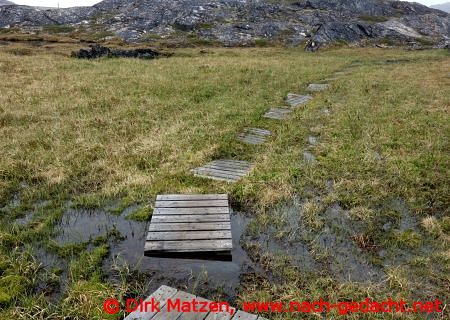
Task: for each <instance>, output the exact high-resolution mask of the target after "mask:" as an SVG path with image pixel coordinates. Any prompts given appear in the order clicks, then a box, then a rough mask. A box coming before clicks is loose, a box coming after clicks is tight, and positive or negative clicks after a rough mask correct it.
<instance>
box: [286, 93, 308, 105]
mask: <svg viewBox="0 0 450 320" xmlns="http://www.w3.org/2000/svg"><path fill="white" fill-rule="evenodd" d="M311 99H312V97H311V96H310V95H300V94H295V93H288V95H287V98H286V101H287V103H288V104H289V105H290V106H291V107H294V108H295V107H298V106H300V105H302V104H305V103H307V102H308V101H310V100H311Z"/></svg>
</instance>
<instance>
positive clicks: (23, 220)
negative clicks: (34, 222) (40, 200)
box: [14, 212, 33, 226]
mask: <svg viewBox="0 0 450 320" xmlns="http://www.w3.org/2000/svg"><path fill="white" fill-rule="evenodd" d="M31 219H33V212H27V213H26V214H25V216H23V217H20V218H17V219H16V220H14V223H15V224H17V225H19V226H26V225H27V224H28V223H29V222H30V221H31Z"/></svg>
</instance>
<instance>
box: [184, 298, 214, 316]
mask: <svg viewBox="0 0 450 320" xmlns="http://www.w3.org/2000/svg"><path fill="white" fill-rule="evenodd" d="M195 300H197V301H199V302H208V303H211V301H209V300H206V299H204V298H201V297H196V298H195ZM208 313H209V312H193V311H192V312H185V313H182V314H181V316H180V317H179V318H178V319H177V320H203V319H205V317H207V316H208Z"/></svg>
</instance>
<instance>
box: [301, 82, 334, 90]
mask: <svg viewBox="0 0 450 320" xmlns="http://www.w3.org/2000/svg"><path fill="white" fill-rule="evenodd" d="M328 88H329V85H328V84H325V83H311V84H309V85H308V87H307V88H306V90H308V91H311V92H318V91H325V90H327V89H328Z"/></svg>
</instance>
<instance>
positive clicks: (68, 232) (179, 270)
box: [55, 209, 256, 297]
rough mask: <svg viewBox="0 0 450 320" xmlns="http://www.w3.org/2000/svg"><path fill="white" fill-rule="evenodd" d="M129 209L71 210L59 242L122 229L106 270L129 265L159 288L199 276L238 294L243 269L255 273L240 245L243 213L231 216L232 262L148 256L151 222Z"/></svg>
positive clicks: (61, 226) (113, 243) (112, 244)
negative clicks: (135, 218) (134, 216)
mask: <svg viewBox="0 0 450 320" xmlns="http://www.w3.org/2000/svg"><path fill="white" fill-rule="evenodd" d="M132 211H134V209H130V210H125V211H124V213H122V215H120V216H117V215H112V214H109V213H107V212H106V211H103V210H80V209H68V210H67V211H66V213H65V214H64V216H63V218H62V220H61V222H60V224H59V226H58V228H59V229H60V232H59V234H58V235H57V236H56V238H55V241H56V242H57V243H59V244H68V243H81V242H86V241H89V240H92V239H95V238H96V237H98V236H105V235H107V234H108V233H110V232H111V231H119V232H120V234H121V238H120V239H112V240H111V239H110V240H109V244H110V255H109V257H108V258H107V259H105V261H104V271H105V272H106V273H107V275H108V277H109V278H110V279H111V280H114V277H115V276H116V274H115V273H114V272H112V271H111V269H112V267H113V266H114V267H117V266H125V265H126V266H127V267H128V268H129V269H130V270H136V271H139V272H141V273H146V274H147V273H148V274H154V277H153V278H154V279H160V281H159V280H158V283H154V288H152V289H156V288H157V287H159V286H160V285H161V284H167V283H177V284H178V285H180V286H184V287H189V286H190V285H191V286H192V284H193V283H195V279H200V278H203V279H204V278H205V277H207V283H208V286H211V287H212V288H217V287H222V290H223V292H224V293H226V294H227V295H228V296H230V297H234V296H235V292H236V289H237V288H238V286H239V283H240V277H241V275H242V274H243V272H253V271H255V270H256V267H255V266H254V265H253V263H252V262H251V260H250V259H249V257H248V256H247V254H246V252H245V251H244V250H243V249H242V247H241V245H240V238H241V236H242V234H243V232H244V230H245V228H246V227H247V224H248V219H247V218H245V216H244V215H243V214H240V213H235V214H233V215H232V216H231V225H232V234H233V251H232V261H226V262H223V261H206V260H190V259H170V258H154V257H145V256H144V245H145V239H146V235H147V223H143V222H136V221H132V220H127V219H126V216H127V214H126V212H132Z"/></svg>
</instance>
